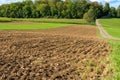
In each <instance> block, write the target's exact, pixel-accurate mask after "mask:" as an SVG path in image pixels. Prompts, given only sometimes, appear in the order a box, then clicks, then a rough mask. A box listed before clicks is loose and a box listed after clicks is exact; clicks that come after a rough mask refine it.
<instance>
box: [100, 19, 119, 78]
mask: <svg viewBox="0 0 120 80" xmlns="http://www.w3.org/2000/svg"><path fill="white" fill-rule="evenodd" d="M99 22H100V23H101V24H102V26H103V28H104V29H105V30H106V31H107V32H108V33H109V34H110V35H112V36H114V37H119V38H120V19H116V18H111V19H100V21H99ZM107 41H108V42H109V43H110V46H111V48H112V53H111V54H110V57H109V58H110V62H111V66H110V67H111V68H112V69H113V76H110V78H108V80H120V40H109V39H107Z"/></svg>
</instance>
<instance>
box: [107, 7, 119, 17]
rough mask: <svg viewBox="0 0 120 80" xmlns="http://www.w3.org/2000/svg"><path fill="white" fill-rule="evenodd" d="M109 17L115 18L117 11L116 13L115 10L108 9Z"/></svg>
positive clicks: (112, 8)
mask: <svg viewBox="0 0 120 80" xmlns="http://www.w3.org/2000/svg"><path fill="white" fill-rule="evenodd" d="M109 15H110V16H111V17H116V15H117V11H116V9H115V8H114V7H111V8H110V12H109Z"/></svg>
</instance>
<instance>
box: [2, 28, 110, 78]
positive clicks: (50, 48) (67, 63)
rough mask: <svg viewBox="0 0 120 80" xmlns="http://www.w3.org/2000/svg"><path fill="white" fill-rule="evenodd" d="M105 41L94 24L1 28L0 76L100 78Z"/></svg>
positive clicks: (106, 49)
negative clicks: (26, 28)
mask: <svg viewBox="0 0 120 80" xmlns="http://www.w3.org/2000/svg"><path fill="white" fill-rule="evenodd" d="M109 49H110V47H109V46H108V43H107V42H105V41H103V40H101V39H99V38H98V37H97V31H96V28H95V27H92V26H91V27H88V26H71V27H64V28H57V29H48V30H34V31H4V30H1V31H0V79H1V80H100V79H102V78H103V77H106V76H107V75H108V72H109V71H108V70H106V68H107V65H108V64H109V62H107V61H104V60H107V55H108V54H109Z"/></svg>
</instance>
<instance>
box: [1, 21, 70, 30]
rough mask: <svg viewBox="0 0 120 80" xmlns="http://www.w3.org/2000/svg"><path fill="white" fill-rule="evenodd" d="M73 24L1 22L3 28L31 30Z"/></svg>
mask: <svg viewBox="0 0 120 80" xmlns="http://www.w3.org/2000/svg"><path fill="white" fill-rule="evenodd" d="M70 25H72V24H65V23H63V24H60V23H36V24H35V23H27V22H26V23H22V22H20V23H14V22H9V23H0V29H1V30H31V29H48V28H58V27H65V26H70Z"/></svg>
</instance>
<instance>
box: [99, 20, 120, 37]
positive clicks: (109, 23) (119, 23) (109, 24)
mask: <svg viewBox="0 0 120 80" xmlns="http://www.w3.org/2000/svg"><path fill="white" fill-rule="evenodd" d="M100 23H101V24H102V26H103V28H104V29H105V30H106V31H107V32H108V33H109V34H110V35H112V36H114V37H118V38H120V19H117V18H110V19H101V20H100Z"/></svg>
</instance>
